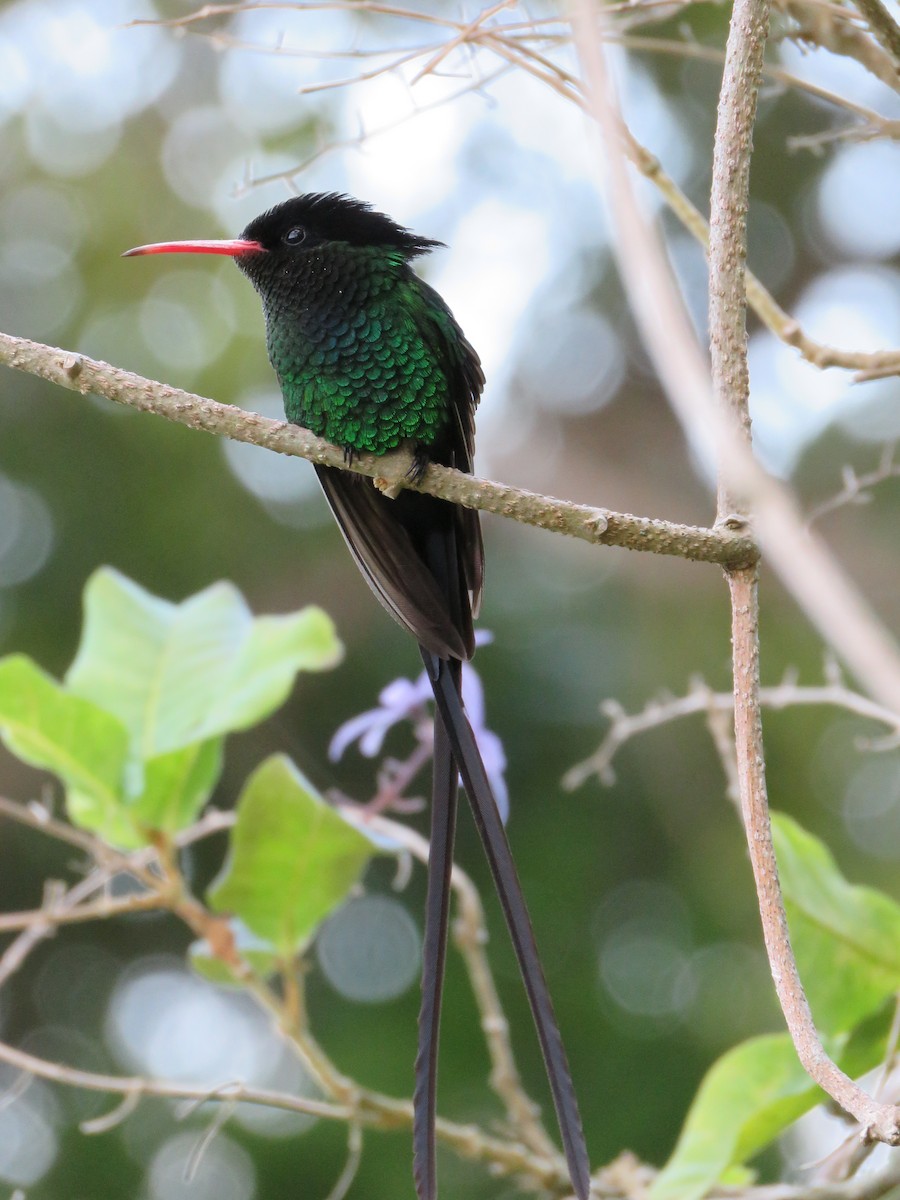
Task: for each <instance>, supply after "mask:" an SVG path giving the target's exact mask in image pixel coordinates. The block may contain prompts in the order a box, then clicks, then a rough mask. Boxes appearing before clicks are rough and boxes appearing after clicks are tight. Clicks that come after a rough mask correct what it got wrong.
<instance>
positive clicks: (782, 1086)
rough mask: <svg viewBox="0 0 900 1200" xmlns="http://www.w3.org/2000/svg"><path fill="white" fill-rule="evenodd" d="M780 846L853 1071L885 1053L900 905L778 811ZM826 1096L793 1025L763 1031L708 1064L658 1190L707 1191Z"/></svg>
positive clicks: (807, 958)
mask: <svg viewBox="0 0 900 1200" xmlns="http://www.w3.org/2000/svg"><path fill="white" fill-rule="evenodd" d="M772 823H773V831H774V836H775V846H776V855H777V859H778V867H779V874H780V876H781V881H782V886H783V889H784V894H785V903H786V907H787V911H788V922H789V925H790V932H791V941H792V943H793V946H794V950H795V953H796V956H797V961H798V966H799V969H800V977H801V979H802V980H803V983H804V985H805V987H806V991H807V994H808V995H809V999H810V1003H811V1006H812V1011H813V1017H814V1019H815V1021H816V1025H817V1027H818V1028H819V1029H821V1030H822V1031H824V1032H825V1033H826V1034H827V1035H831V1037H830V1044H829V1047H828V1048H829V1049H830V1051H831V1052H832V1053H833V1054H836V1053H838V1052H840V1053H839V1058H838V1061H839V1064H840V1065H841V1066H842V1067H843V1068H844V1070H846V1071H847V1072H849V1073H850V1074H851V1075H853V1076H857V1075H860V1074H862V1073H864V1072H865V1071H867V1070H870V1069H871V1068H872V1067H874V1066H875V1065H876V1064H877V1063H878V1062H880V1061H881V1059H882V1058H883V1056H884V1053H885V1047H886V1043H887V1036H888V1028H889V1021H890V1012H889V1010H888V1008H887V1007H886V1006H885V1002H886V1001H888V1000H889V999H890V998H891V997H892V996H893V995H894V993H895V992H896V991H897V989H898V988H900V906H898V905H897V904H896V903H895V902H894V901H893V900H891V899H890V898H889V897H888V896H885V895H883V894H882V893H881V892H877V891H874V890H873V889H871V888H865V887H859V886H856V885H853V884H850V883H848V882H847V880H846V879H845V878H844V877H843V876H842V875H841V873H840V871H839V870H838V868H837V865H836V863H835V861H834V859H833V857H832V855H831V853H830V852H829V850H828V848H827V847H826V846H825V845H823V843H822V842H820V841H819V840H818V839H817V838H815V837H813V836H812V835H811V834H809V833H807V832H806V831H805V830H804V829H802V828H801V827H800V826H799V825H798V824H797V823H796V822H795V821H793V820H791V818H789V817H786V816H784V814H776V815H774V816H773V822H772ZM821 1100H822V1093H821V1092H820V1091H819V1089H818V1088H816V1087H815V1086H813V1085H812V1083H811V1082H810V1080H809V1077H808V1076H807V1074H806V1072H805V1071H804V1070H803V1068H802V1067H801V1066H800V1063H799V1061H798V1059H797V1055H796V1051H795V1050H794V1048H793V1045H792V1044H791V1040H790V1038H789V1036H788V1035H787V1034H777V1035H773V1036H770V1037H762V1038H754V1039H752V1040H750V1041H748V1042H744V1043H743V1044H742V1045H740V1046H736V1047H735V1048H734V1049H733V1050H729V1051H728V1052H727V1053H726V1054H724V1055H723V1056H722V1057H721V1058H720V1059H719V1060H718V1062H716V1063H715V1064H714V1065H713V1066H712V1067H711V1068H710V1070H709V1071H708V1072H707V1074H706V1077H705V1078H704V1080H703V1083H702V1084H701V1086H700V1089H699V1091H698V1092H697V1095H696V1097H695V1099H694V1102H693V1104H692V1105H691V1109H690V1112H689V1113H688V1116H687V1119H686V1121H685V1124H684V1127H683V1129H682V1132H681V1136H680V1138H679V1140H678V1144H677V1146H676V1147H675V1151H674V1153H673V1155H672V1157H671V1158H670V1160H669V1162H668V1163H667V1164H666V1166H665V1168H664V1170H663V1171H662V1172H661V1173H660V1175H659V1176H658V1177H657V1179H656V1182H655V1183H654V1185H653V1188H652V1193H653V1194H652V1200H698V1197H700V1196H702V1195H703V1194H704V1193H705V1192H707V1191H708V1190H709V1189H710V1188H711V1187H712V1186H713V1185H714V1184H716V1183H717V1182H719V1181H720V1180H721V1179H722V1178H723V1175H724V1173H725V1172H726V1171H727V1170H728V1169H730V1168H731V1167H733V1166H735V1165H737V1164H739V1163H744V1162H746V1161H747V1159H749V1158H751V1157H752V1156H753V1155H754V1154H756V1153H757V1152H758V1151H759V1150H761V1149H762V1148H763V1147H764V1146H766V1145H768V1143H769V1142H771V1141H772V1140H774V1139H775V1138H776V1137H778V1136H779V1135H780V1134H781V1133H783V1132H784V1130H785V1129H786V1128H787V1127H788V1126H789V1125H790V1124H792V1122H793V1121H795V1120H796V1119H797V1117H799V1116H801V1115H802V1114H803V1113H804V1112H807V1111H808V1110H809V1109H811V1108H813V1107H814V1106H815V1105H816V1104H818V1103H819V1102H820V1101H821Z"/></svg>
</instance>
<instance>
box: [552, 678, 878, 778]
mask: <svg viewBox="0 0 900 1200" xmlns="http://www.w3.org/2000/svg"><path fill="white" fill-rule="evenodd" d="M759 701H760V704H762V706H763V707H764V708H771V709H774V710H781V709H785V708H795V707H810V706H811V707H820V706H825V707H830V708H840V709H843V710H844V711H846V712H852V713H855V714H856V715H857V716H860V717H866V718H867V719H869V720H872V721H877V722H879V723H880V724H882V725H886V726H887V727H888V729H890V730H891V731H893V732H900V717H898V716H897V714H896V713H894V712H892V711H891V710H890V709H888V708H885V707H884V706H883V705H881V704H876V703H875V702H874V701H873V700H870V699H869V697H868V696H863V695H861V694H860V693H859V692H855V691H853V690H852V688H848V687H846V686H844V685H843V684H842V683H837V682H835V683H825V684H820V685H801V684H798V683H796V681H795V680H793V679H786V680H785V681H784V682H783V683H780V684H777V685H776V686H774V687H764V688H760V689H759ZM600 711H601V712H602V713H603V714H604V715H605V716H607V717H608V718H609V719H610V721H611V724H610V727H609V729H608V730H607V732H606V734H605V736H604V738H603V741H602V742H601V743H600V745H599V746H598V747H597V749H596V750H595V751H594V753H593V754H591V755H590V757H589V758H586V759H585V760H584V761H583V762H580V763H577V764H576V765H575V766H574V767H571V768H570V769H569V770H568V771H567V772H566V774H565V776H564V777H563V787H565V788H566V789H567V790H569V791H572V790H574V789H575V788H577V787H580V786H581V785H582V784H583V783H584V782H585V781H586V780H587V779H589V778H590V777H591V776H596V777H597V779H599V781H600V782H601V783H602V784H604V785H607V786H609V785H610V784H613V783H614V782H615V772H614V770H613V760H614V759H615V757H616V755H617V754H618V752H619V750H620V749H621V748H622V747H623V746H624V745H625V743H626V742H629V741H631V739H632V738H634V737H638V736H639V735H640V734H642V733H647V732H649V731H650V730H651V729H658V728H659V727H660V726H662V725H668V724H669V723H670V722H672V721H678V720H681V719H683V718H685V717H690V716H696V715H697V714H698V713H725V714H728V715H729V716H730V715H731V713H732V712H733V711H734V695H733V693H732V692H715V691H712V689H711V688H709V686H708V685H707V684H706V683H704V682H703V680H700V679H698V680H696V681H694V682H692V684H691V686H690V688H689V689H688V691H687V692H686V693H685V694H684V695H683V696H662V697H659V698H658V699H654V700H650V701H649V702H648V703H647V704H646V705H645V706H644V708H643V709H641V710H640V712H636V713H626V712H625V710H624V709H623V708H622V706H621V705H620V704H618V702H616V701H613V700H606V701H604V703H603V704H601V706H600Z"/></svg>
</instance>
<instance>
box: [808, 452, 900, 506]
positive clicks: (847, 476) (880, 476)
mask: <svg viewBox="0 0 900 1200" xmlns="http://www.w3.org/2000/svg"><path fill="white" fill-rule="evenodd" d="M896 454H897V444H896V442H891V443H889V444H888V445H886V446H885V447H884V449H883V450H882V452H881V457H880V458H879V460H878V465H877V466H876V467H874V468H873V469H872V470H871V471H866V472H865V474H863V475H857V474H856V472H855V471H854V469H853V468H852V467H850V466H846V467H844V470H843V472H842V475H843V482H844V486H843V487H842V488H841V490H840V491H839V492H837V493H836V494H835V495H834V496H831V497H830V498H829V499H828V500H823V501H822V503H821V504H817V505H816V506H815V508H813V509H811V510H810V513H809V516H808V517H807V522H808V523H809V524H810V525H812V524H813V522H814V521H818V520H819V519H820V518H821V517H824V516H825V515H826V514H827V513H831V512H834V511H835V509H838V508H843V506H844V505H845V504H868V503H869V501H870V500H871V499H872V492H871V489H872V488H873V487H877V486H878V484H879V483H884V482H885V481H886V480H888V479H897V478H900V463H898V462H897V461H896Z"/></svg>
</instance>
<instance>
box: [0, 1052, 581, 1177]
mask: <svg viewBox="0 0 900 1200" xmlns="http://www.w3.org/2000/svg"><path fill="white" fill-rule="evenodd" d="M0 1062H5V1063H8V1064H9V1065H10V1066H12V1067H15V1068H16V1069H17V1070H19V1071H24V1072H27V1073H28V1074H29V1075H34V1076H37V1077H38V1078H39V1079H47V1080H49V1081H51V1082H53V1083H59V1084H63V1085H65V1086H67V1087H75V1088H82V1089H84V1090H86V1091H92V1092H107V1093H109V1094H111V1095H122V1096H129V1095H131V1094H133V1093H135V1092H136V1093H137V1094H138V1096H140V1097H144V1096H161V1097H166V1098H168V1099H172V1100H192V1101H197V1102H200V1103H202V1102H204V1101H209V1100H212V1101H218V1102H220V1103H221V1102H225V1101H228V1102H232V1103H246V1104H258V1105H264V1106H265V1107H267V1108H275V1109H280V1110H283V1111H285V1112H294V1113H304V1114H306V1115H308V1116H313V1117H320V1118H323V1119H326V1120H331V1121H346V1122H355V1123H357V1124H359V1125H362V1126H365V1127H366V1128H369V1129H383V1130H390V1129H409V1128H411V1127H412V1115H413V1114H412V1102H411V1101H408V1100H396V1099H394V1098H393V1097H391V1096H385V1095H382V1094H381V1093H380V1092H371V1091H368V1090H366V1089H360V1091H359V1092H358V1094H357V1097H356V1099H357V1106H356V1107H352V1106H349V1105H346V1104H333V1103H330V1102H328V1101H324V1100H315V1099H311V1098H310V1097H308V1096H300V1095H292V1094H290V1093H287V1092H276V1091H271V1090H268V1089H265V1088H257V1087H251V1086H249V1085H248V1084H244V1083H232V1084H230V1085H226V1086H224V1087H216V1086H212V1087H209V1086H206V1085H204V1084H185V1083H180V1082H176V1081H174V1080H165V1079H145V1078H143V1077H140V1076H130V1077H124V1076H119V1075H104V1074H100V1073H98V1072H94V1071H83V1070H80V1069H79V1068H77V1067H70V1066H64V1065H62V1064H60V1063H55V1062H50V1061H48V1060H47V1059H43V1058H38V1057H37V1056H36V1055H34V1054H29V1053H27V1052H26V1051H24V1050H19V1049H17V1048H16V1047H14V1046H10V1045H7V1044H6V1043H4V1042H0ZM437 1136H438V1138H439V1139H440V1140H441V1141H442V1142H443V1143H444V1144H445V1145H447V1146H449V1147H450V1148H451V1149H453V1150H455V1151H456V1153H457V1154H459V1155H460V1156H462V1157H464V1158H469V1159H474V1160H476V1161H480V1162H485V1163H488V1164H490V1166H491V1168H492V1169H493V1170H495V1171H497V1172H498V1173H499V1174H504V1175H511V1176H516V1175H524V1176H526V1177H528V1178H530V1179H532V1180H533V1181H534V1182H535V1184H536V1185H537V1186H540V1187H545V1188H548V1189H550V1190H552V1191H553V1192H555V1193H558V1194H565V1192H566V1187H567V1185H568V1173H567V1172H566V1170H565V1166H564V1164H562V1165H561V1164H560V1162H559V1161H558V1160H557V1159H556V1158H553V1159H546V1160H544V1159H542V1158H540V1157H539V1156H537V1155H535V1154H534V1153H533V1152H532V1151H529V1150H527V1149H526V1148H525V1147H524V1146H521V1145H519V1144H518V1143H517V1142H512V1141H504V1140H502V1139H501V1138H495V1137H491V1136H490V1135H489V1134H486V1133H485V1132H484V1131H483V1130H482V1129H480V1128H479V1127H478V1126H477V1125H459V1124H457V1123H456V1122H454V1121H448V1120H446V1118H443V1117H439V1118H438V1121H437Z"/></svg>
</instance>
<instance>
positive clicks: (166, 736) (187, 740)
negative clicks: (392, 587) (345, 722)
mask: <svg viewBox="0 0 900 1200" xmlns="http://www.w3.org/2000/svg"><path fill="white" fill-rule="evenodd" d="M84 609H85V615H84V628H83V631H82V638H81V644H80V646H79V648H78V654H77V656H76V658H75V661H74V663H73V664H72V666H71V668H70V670H69V673H68V676H67V678H66V682H67V685H68V687H69V689H70V690H71V691H73V692H75V693H77V694H78V695H80V696H84V697H86V698H87V699H89V700H92V701H93V702H94V703H95V704H98V705H99V706H100V707H101V708H105V709H106V710H107V711H108V712H111V713H113V714H114V715H115V716H117V717H118V718H119V719H120V720H121V721H122V722H123V723H124V724H125V726H126V727H127V729H128V731H129V733H130V734H131V739H132V748H133V750H134V752H135V753H136V754H137V756H138V757H140V758H142V759H150V758H154V757H156V756H157V755H160V754H166V753H169V752H171V751H173V750H179V749H181V748H183V747H185V746H189V745H191V744H192V743H195V742H202V741H206V740H207V739H209V738H213V737H218V736H220V735H222V734H224V733H227V732H229V731H230V730H233V729H245V728H247V727H248V726H250V725H253V724H255V723H256V722H258V721H260V720H262V719H263V718H264V717H266V716H268V714H269V713H271V712H273V711H274V710H275V709H276V708H277V707H278V706H279V705H280V704H281V703H282V702H283V701H284V700H285V699H286V697H287V695H288V693H289V692H290V689H291V685H292V683H293V680H294V676H295V674H296V673H297V671H299V670H307V671H311V670H323V669H325V668H326V667H330V666H334V665H335V664H336V663H337V662H339V661H340V658H341V655H342V652H343V650H342V646H341V643H340V642H339V641H338V639H337V637H336V636H335V632H334V626H333V624H332V622H331V619H330V618H329V617H328V616H327V614H325V613H324V612H322V610H321V609H318V608H315V607H309V608H305V609H303V610H301V611H300V612H298V613H294V614H291V615H288V616H275V617H259V618H254V617H253V615H252V614H251V612H250V610H249V609H248V607H247V605H246V602H245V601H244V599H243V597H242V596H241V594H240V592H239V591H238V590H237V589H236V588H235V587H233V586H232V585H231V584H228V583H217V584H214V585H213V586H212V587H210V588H207V589H206V590H205V591H203V592H199V593H197V595H195V596H190V597H189V598H188V599H187V600H185V601H183V602H182V603H181V604H171V603H169V601H167V600H162V599H160V598H159V597H157V596H153V595H151V594H150V593H149V592H146V591H144V589H143V588H141V587H139V586H138V585H137V584H136V583H134V582H132V581H131V580H129V579H126V578H125V577H124V576H123V575H120V574H119V573H118V572H117V571H114V570H113V569H112V568H110V567H103V568H101V569H100V570H99V571H97V572H95V573H94V575H92V576H91V578H90V579H89V580H88V583H87V586H86V588H85V593H84Z"/></svg>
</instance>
